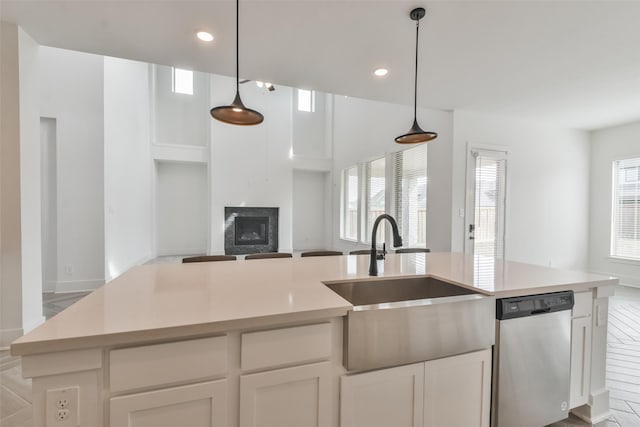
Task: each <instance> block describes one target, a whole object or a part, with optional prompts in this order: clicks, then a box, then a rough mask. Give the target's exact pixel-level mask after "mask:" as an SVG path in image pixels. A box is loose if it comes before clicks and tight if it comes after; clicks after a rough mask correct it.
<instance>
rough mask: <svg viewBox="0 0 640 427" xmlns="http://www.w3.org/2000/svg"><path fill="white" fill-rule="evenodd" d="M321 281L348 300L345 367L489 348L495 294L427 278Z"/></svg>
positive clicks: (384, 364)
mask: <svg viewBox="0 0 640 427" xmlns="http://www.w3.org/2000/svg"><path fill="white" fill-rule="evenodd" d="M325 285H326V286H327V287H328V288H329V289H331V290H333V291H334V292H336V293H337V294H338V295H340V296H341V297H343V298H344V299H346V300H347V301H349V302H350V303H351V304H353V306H354V309H353V311H350V312H349V314H348V315H347V319H346V322H345V326H344V365H345V367H346V368H347V370H348V371H361V370H368V369H376V368H382V367H388V366H396V365H403V364H407V363H413V362H419V361H424V360H432V359H439V358H441V357H447V356H453V355H456V354H462V353H466V352H470V351H474V350H480V349H483V348H489V347H491V346H492V345H493V344H494V342H495V309H496V305H495V298H494V297H490V296H486V295H482V294H479V293H477V292H474V291H473V290H469V289H467V288H464V287H462V286H457V285H453V284H451V283H447V282H444V281H442V280H438V279H435V278H432V277H410V278H391V279H389V278H386V279H372V280H362V281H350V282H333V283H325Z"/></svg>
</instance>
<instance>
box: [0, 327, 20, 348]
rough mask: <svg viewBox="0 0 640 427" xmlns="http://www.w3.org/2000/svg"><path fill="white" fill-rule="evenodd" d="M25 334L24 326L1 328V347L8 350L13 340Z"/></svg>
mask: <svg viewBox="0 0 640 427" xmlns="http://www.w3.org/2000/svg"><path fill="white" fill-rule="evenodd" d="M23 335H24V331H23V329H22V328H15V329H0V349H2V350H8V349H9V346H10V345H11V343H12V342H14V341H15V340H17V339H18V338H20V337H21V336H23Z"/></svg>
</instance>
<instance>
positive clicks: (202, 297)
mask: <svg viewBox="0 0 640 427" xmlns="http://www.w3.org/2000/svg"><path fill="white" fill-rule="evenodd" d="M378 270H379V276H378V277H390V276H394V277H398V276H415V275H421V276H422V275H430V276H433V277H437V278H439V279H442V280H445V281H448V282H451V283H455V284H458V285H461V286H464V287H467V288H472V289H476V290H478V291H479V292H481V293H483V294H487V295H495V296H496V297H507V296H518V295H527V294H537V293H545V292H554V291H560V290H567V289H573V290H575V291H579V290H586V289H590V288H594V287H598V286H604V285H613V284H616V283H617V279H614V278H611V277H606V276H600V275H595V274H590V273H584V272H578V271H565V270H557V269H551V268H546V267H540V266H534V265H529V264H523V263H518V262H512V261H502V260H494V259H493V258H483V257H476V258H474V257H470V256H465V255H463V254H458V253H445V252H441V253H428V254H401V255H395V254H393V255H392V254H390V255H387V259H386V260H385V261H384V265H383V262H382V261H379V262H378ZM368 271H369V256H367V255H350V256H329V257H306V258H300V257H294V258H283V259H264V260H251V261H245V260H239V261H227V262H203V263H188V264H155V265H144V266H139V267H135V268H133V269H131V270H129V271H127V272H126V273H124V274H123V275H121V276H120V277H118V278H117V279H115V280H113V281H111V282H109V283H108V284H107V285H105V286H104V287H102V288H100V289H98V290H96V291H95V292H93V293H91V294H90V295H88V296H87V297H85V298H83V299H82V300H80V301H79V302H78V303H76V304H74V305H72V306H71V307H69V308H68V309H67V310H65V311H63V312H62V313H60V314H58V315H57V316H55V317H54V318H52V319H50V320H48V321H47V322H46V323H44V324H43V325H41V326H39V327H38V328H36V329H34V330H33V331H31V332H29V333H28V334H26V335H25V336H23V337H21V338H19V339H18V340H16V341H15V342H14V343H13V345H12V348H11V351H12V353H13V354H15V355H28V354H36V353H49V352H56V351H65V350H75V349H86V348H95V347H104V346H117V345H126V344H132V343H143V342H150V341H154V340H163V339H167V340H169V339H178V338H185V337H195V336H202V335H214V334H217V333H223V332H227V331H232V330H239V329H245V328H259V327H265V326H269V325H277V324H283V323H288V322H302V321H313V320H316V319H325V318H329V317H336V316H344V315H345V314H346V313H347V312H348V311H349V310H351V308H352V306H351V304H349V303H348V302H347V301H345V300H343V299H342V298H341V297H339V296H338V295H337V294H335V293H334V292H333V291H331V290H330V289H328V288H327V287H325V286H324V285H323V282H334V281H344V280H366V279H370V276H369V275H368Z"/></svg>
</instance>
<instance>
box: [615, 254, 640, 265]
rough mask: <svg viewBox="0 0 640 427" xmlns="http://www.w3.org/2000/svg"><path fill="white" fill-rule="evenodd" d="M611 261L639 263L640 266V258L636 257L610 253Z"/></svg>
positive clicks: (630, 263)
mask: <svg viewBox="0 0 640 427" xmlns="http://www.w3.org/2000/svg"><path fill="white" fill-rule="evenodd" d="M608 258H609V261H611V262H615V263H617V264H629V265H637V266H640V259H635V258H622V257H617V256H612V255H609V257H608Z"/></svg>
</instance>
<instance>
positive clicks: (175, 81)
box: [171, 67, 193, 95]
mask: <svg viewBox="0 0 640 427" xmlns="http://www.w3.org/2000/svg"><path fill="white" fill-rule="evenodd" d="M183 73H189V74H190V76H191V78H190V81H189V83H188V89H185V88H182V83H180V82H179V80H180V79H181V77H180V76H181V75H182V74H183ZM171 92H173V93H178V94H181V95H193V71H191V70H185V69H183V68H176V67H171Z"/></svg>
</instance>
